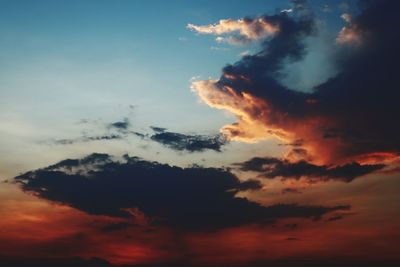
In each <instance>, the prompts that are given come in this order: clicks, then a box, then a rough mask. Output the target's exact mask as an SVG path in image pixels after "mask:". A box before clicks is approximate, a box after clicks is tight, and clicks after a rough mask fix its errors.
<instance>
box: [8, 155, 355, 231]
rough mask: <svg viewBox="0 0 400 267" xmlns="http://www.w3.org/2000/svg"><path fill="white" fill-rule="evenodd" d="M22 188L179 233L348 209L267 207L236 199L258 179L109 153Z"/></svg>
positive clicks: (47, 173) (50, 170)
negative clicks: (140, 218) (138, 218)
mask: <svg viewBox="0 0 400 267" xmlns="http://www.w3.org/2000/svg"><path fill="white" fill-rule="evenodd" d="M15 180H16V181H18V182H19V183H20V184H21V186H22V188H23V190H25V191H27V192H33V193H34V194H35V195H36V196H38V197H41V198H44V199H47V200H51V201H55V202H57V203H62V204H66V205H69V206H71V207H74V208H76V209H79V210H82V211H84V212H86V213H89V214H93V215H108V216H116V217H123V218H130V217H135V216H139V215H140V216H143V214H144V216H146V218H148V221H149V222H151V223H153V224H157V225H160V224H161V225H168V226H171V227H177V228H180V229H198V230H202V229H219V228H224V227H231V226H239V225H243V224H251V223H261V224H262V223H268V222H271V221H273V220H276V219H279V218H289V217H303V218H319V217H321V216H323V215H324V214H326V213H329V212H332V211H336V210H346V209H349V206H334V207H323V206H301V205H296V204H275V205H271V206H268V207H265V206H262V205H261V204H259V203H256V202H252V201H250V200H248V199H246V198H240V197H237V196H236V193H238V192H239V191H244V190H257V189H260V188H261V184H260V183H259V182H258V181H255V180H247V181H244V182H241V181H240V180H239V179H238V178H237V177H236V176H235V175H233V174H232V173H230V172H229V171H227V170H224V169H216V168H202V167H191V168H179V167H175V166H170V165H166V164H160V163H157V162H150V161H145V160H142V159H140V158H137V157H129V156H124V160H123V161H113V160H112V158H111V157H110V156H109V155H107V154H92V155H89V156H87V157H85V158H83V159H68V160H64V161H61V162H59V163H57V164H54V165H52V166H49V167H46V168H43V169H39V170H36V171H31V172H27V173H25V174H22V175H20V176H18V177H16V178H15Z"/></svg>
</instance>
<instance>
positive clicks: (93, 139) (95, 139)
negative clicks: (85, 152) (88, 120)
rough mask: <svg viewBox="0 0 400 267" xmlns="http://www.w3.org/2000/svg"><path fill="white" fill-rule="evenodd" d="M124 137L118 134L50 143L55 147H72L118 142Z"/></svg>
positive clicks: (58, 140)
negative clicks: (90, 143) (100, 142)
mask: <svg viewBox="0 0 400 267" xmlns="http://www.w3.org/2000/svg"><path fill="white" fill-rule="evenodd" d="M123 138H124V137H123V136H121V135H119V134H109V135H99V136H82V137H77V138H69V139H55V140H52V141H51V143H53V144H56V145H72V144H75V143H86V142H92V141H104V140H106V141H109V140H120V139H123Z"/></svg>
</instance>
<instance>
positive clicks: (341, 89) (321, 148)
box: [192, 1, 400, 164]
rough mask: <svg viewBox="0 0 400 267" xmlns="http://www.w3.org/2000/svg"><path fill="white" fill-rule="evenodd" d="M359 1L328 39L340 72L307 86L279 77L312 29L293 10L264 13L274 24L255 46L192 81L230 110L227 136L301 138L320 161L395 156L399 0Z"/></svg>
mask: <svg viewBox="0 0 400 267" xmlns="http://www.w3.org/2000/svg"><path fill="white" fill-rule="evenodd" d="M360 6H361V9H362V10H361V12H360V14H359V15H358V16H355V17H354V18H351V19H350V17H349V16H344V18H345V19H347V21H348V25H347V26H346V27H345V28H343V29H342V31H341V32H340V33H339V36H338V39H337V40H332V49H334V50H335V53H336V57H335V64H336V67H337V69H338V70H339V72H338V74H337V75H336V76H335V77H333V78H331V79H329V80H327V81H326V82H324V83H322V84H320V85H319V86H317V87H315V88H310V92H309V93H305V92H299V91H295V90H293V89H291V88H287V87H286V86H284V85H283V84H282V83H281V81H280V78H281V77H282V75H284V73H282V71H283V68H284V66H285V65H286V64H288V63H289V64H290V63H291V62H295V61H299V60H301V59H302V58H303V57H304V55H305V54H306V52H307V47H306V45H305V42H304V40H305V39H306V38H308V37H309V36H310V35H313V34H314V33H315V27H314V19H313V17H312V16H311V15H298V14H293V13H295V12H293V13H287V12H281V13H279V14H277V15H273V16H263V17H262V20H263V21H266V22H268V23H269V24H270V25H272V27H273V28H276V29H278V30H277V31H276V32H274V33H273V34H272V35H271V36H269V37H267V38H266V39H265V40H264V42H263V44H262V49H261V51H260V52H258V53H256V54H254V55H247V56H244V57H243V58H242V59H241V60H240V61H238V62H236V63H235V64H233V65H228V66H226V67H225V68H223V70H222V72H223V74H222V76H221V77H220V78H219V79H218V80H206V81H194V82H193V84H192V88H193V89H194V90H195V91H196V92H197V93H198V95H199V96H200V98H201V99H202V100H203V101H204V102H205V103H207V104H208V105H210V106H211V107H215V108H218V109H224V110H228V111H230V112H232V113H233V114H234V115H236V117H237V123H234V124H231V125H226V126H224V127H223V128H222V129H221V131H222V132H223V133H224V134H225V135H227V137H228V138H229V139H230V140H239V141H246V142H256V141H258V140H261V139H265V138H269V137H271V136H274V137H277V138H280V139H281V140H284V141H286V142H288V143H293V142H300V143H301V146H302V148H303V149H304V150H305V151H306V152H307V157H308V160H311V161H313V162H314V163H319V164H343V163H347V162H352V161H356V162H358V163H373V162H388V161H391V160H393V159H395V158H398V156H399V152H400V124H399V123H398V116H399V114H400V105H399V104H398V101H399V99H400V91H399V90H398V84H399V79H398V66H397V65H398V63H399V62H400V52H399V49H398V48H399V47H400V32H399V31H396V30H395V29H394V28H393V27H394V25H397V24H398V18H397V17H398V15H397V11H398V10H399V8H400V3H399V2H398V1H363V4H362V5H360ZM259 19H260V18H256V19H254V20H259ZM350 35H351V36H350ZM322 67H323V66H322Z"/></svg>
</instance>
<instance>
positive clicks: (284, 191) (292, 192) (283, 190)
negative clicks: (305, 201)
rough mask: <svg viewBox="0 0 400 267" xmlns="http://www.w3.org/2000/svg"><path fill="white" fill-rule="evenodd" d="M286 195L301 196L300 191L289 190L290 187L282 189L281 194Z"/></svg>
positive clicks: (295, 189)
mask: <svg viewBox="0 0 400 267" xmlns="http://www.w3.org/2000/svg"><path fill="white" fill-rule="evenodd" d="M288 193H289V194H290V193H291V194H301V191H300V190H299V189H297V188H290V187H288V188H284V189H282V194H288Z"/></svg>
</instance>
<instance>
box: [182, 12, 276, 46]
mask: <svg viewBox="0 0 400 267" xmlns="http://www.w3.org/2000/svg"><path fill="white" fill-rule="evenodd" d="M187 28H188V29H190V30H193V31H195V32H197V33H200V34H212V35H216V36H217V37H216V41H217V42H220V43H221V42H227V43H230V44H243V43H247V42H250V41H254V40H260V39H262V38H265V37H267V36H269V35H272V34H274V33H275V32H277V31H278V30H279V28H278V27H277V25H276V24H275V22H274V20H273V19H272V18H268V17H259V18H254V19H250V18H244V19H238V20H233V19H222V20H220V21H219V22H218V23H216V24H209V25H203V26H198V25H194V24H188V25H187Z"/></svg>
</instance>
